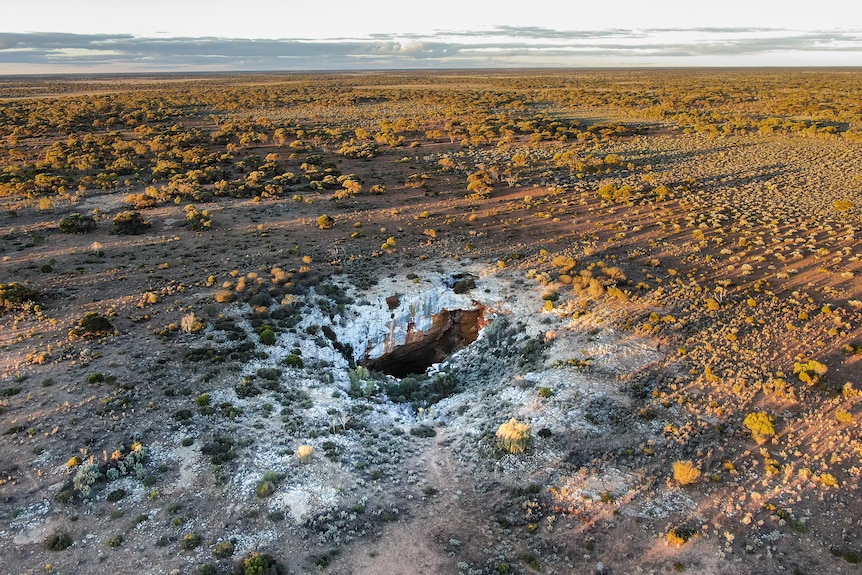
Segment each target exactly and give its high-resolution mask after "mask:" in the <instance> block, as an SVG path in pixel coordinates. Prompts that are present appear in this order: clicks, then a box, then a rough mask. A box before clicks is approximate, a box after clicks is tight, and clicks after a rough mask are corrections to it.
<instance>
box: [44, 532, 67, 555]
mask: <svg viewBox="0 0 862 575" xmlns="http://www.w3.org/2000/svg"><path fill="white" fill-rule="evenodd" d="M71 546H72V537H71V536H70V535H69V534H68V533H65V532H62V531H59V532H57V533H54V534H53V535H51V536H50V537H48V539H46V540H45V548H46V549H48V550H49V551H63V550H64V549H68V548H69V547H71Z"/></svg>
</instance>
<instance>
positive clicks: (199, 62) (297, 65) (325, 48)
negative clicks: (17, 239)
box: [0, 26, 862, 72]
mask: <svg viewBox="0 0 862 575" xmlns="http://www.w3.org/2000/svg"><path fill="white" fill-rule="evenodd" d="M674 32H689V33H693V34H694V38H693V39H686V40H685V41H674V42H672V41H670V40H669V39H668V37H667V35H668V34H669V33H674ZM839 44H840V45H839ZM798 52H809V53H822V54H828V53H830V52H862V31H858V30H856V31H852V30H851V31H815V32H799V31H782V30H771V29H759V28H700V29H692V30H678V29H651V30H620V29H611V30H598V31H566V30H551V29H546V28H537V27H513V26H502V27H497V28H494V29H492V30H490V31H489V30H484V31H477V32H469V31H440V32H438V33H437V34H434V35H428V36H418V35H415V34H414V35H384V34H377V35H374V36H372V37H369V38H361V39H357V38H345V39H338V40H299V39H280V40H268V39H267V40H254V39H232V38H216V37H209V38H141V37H135V36H131V35H127V34H113V35H112V34H98V35H79V34H62V33H27V34H21V33H0V65H4V64H5V65H17V66H18V67H17V68H16V69H21V70H26V71H30V70H32V71H33V72H38V71H39V68H40V66H49V65H50V66H53V67H55V68H56V67H57V66H65V67H67V68H68V69H69V70H70V71H86V70H87V69H97V68H99V67H101V66H108V65H111V66H114V67H115V68H116V67H118V66H119V67H124V68H128V71H146V70H156V69H159V70H169V69H177V70H188V69H195V68H199V69H204V70H277V69H306V70H308V69H359V68H398V67H401V68H409V67H417V68H431V67H435V66H436V67H475V66H483V65H487V64H488V62H494V64H495V65H515V66H517V65H536V66H541V65H545V64H546V63H553V64H554V65H571V66H576V65H578V63H579V61H583V60H584V59H590V62H594V61H595V59H597V58H598V59H602V61H607V62H608V63H609V65H621V64H623V65H624V64H625V63H626V62H627V61H632V59H635V58H643V57H649V58H653V59H654V61H655V62H656V63H657V65H660V64H661V59H662V58H668V59H671V58H673V59H680V58H683V59H684V58H696V57H702V56H718V57H737V56H756V55H760V54H769V53H798ZM7 68H8V66H7Z"/></svg>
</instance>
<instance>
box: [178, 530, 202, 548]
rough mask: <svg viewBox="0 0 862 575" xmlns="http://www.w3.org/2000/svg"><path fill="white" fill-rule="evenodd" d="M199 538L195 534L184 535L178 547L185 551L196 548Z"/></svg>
mask: <svg viewBox="0 0 862 575" xmlns="http://www.w3.org/2000/svg"><path fill="white" fill-rule="evenodd" d="M201 540H202V539H201V536H200V535H198V534H197V533H186V534H185V535H183V538H182V540H181V541H180V547H182V548H183V549H185V550H186V551H188V550H190V549H194V548H196V547H197V546H198V545H200V544H201Z"/></svg>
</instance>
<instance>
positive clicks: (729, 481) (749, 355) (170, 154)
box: [0, 69, 862, 574]
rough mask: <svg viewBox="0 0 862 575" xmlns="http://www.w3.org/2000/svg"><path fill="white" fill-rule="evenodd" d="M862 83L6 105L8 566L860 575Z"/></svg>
mask: <svg viewBox="0 0 862 575" xmlns="http://www.w3.org/2000/svg"><path fill="white" fill-rule="evenodd" d="M860 86H862V83H860V79H859V77H858V75H856V74H854V73H853V72H852V71H848V70H790V69H787V70H783V69H782V70H780V71H773V70H755V69H746V70H742V69H740V70H721V71H712V70H677V69H674V70H646V69H644V70H614V71H610V72H609V71H607V70H602V71H599V70H559V71H546V72H542V71H499V72H495V73H487V72H484V71H483V72H481V73H479V72H476V73H474V72H470V71H461V72H451V71H450V72H447V73H444V74H437V73H429V72H417V71H401V72H398V73H392V74H389V73H374V74H370V73H369V74H328V75H327V74H305V73H297V74H276V73H272V74H250V75H236V76H227V75H225V76H219V75H203V76H195V77H188V78H185V77H181V76H170V77H167V76H165V77H158V78H157V77H134V78H125V77H124V78H119V77H118V78H109V79H106V78H101V77H76V78H71V77H57V78H51V79H50V80H46V79H43V78H35V77H34V78H27V79H26V80H25V79H22V78H13V77H9V78H4V79H2V81H0V200H2V202H3V203H4V208H3V211H0V227H2V228H3V229H2V233H0V236H2V238H3V244H2V251H3V258H2V261H0V279H2V281H3V282H4V283H3V285H0V350H2V353H0V357H2V361H0V364H2V368H3V369H2V370H0V376H2V380H3V381H2V382H0V414H2V417H3V418H4V421H6V423H5V425H4V428H3V433H4V435H3V437H4V439H5V440H6V442H5V444H4V460H3V461H4V462H5V463H4V466H3V468H2V475H1V476H0V486H2V489H3V490H4V497H5V501H7V503H9V505H8V506H7V507H8V509H7V510H6V511H7V512H6V513H5V516H4V527H3V533H4V534H5V535H2V537H5V539H4V542H3V550H4V562H5V563H4V565H6V566H7V568H8V569H10V570H11V571H14V572H26V571H28V570H29V571H33V570H34V569H38V570H42V569H43V567H44V569H45V571H46V572H48V571H58V570H59V571H61V570H63V569H66V568H67V567H68V565H67V563H68V561H72V562H73V563H76V562H77V563H80V565H79V567H80V568H81V569H84V570H85V571H86V570H87V569H88V567H87V565H90V562H89V559H87V560H86V561H85V562H84V563H81V561H82V560H81V557H94V558H95V557H98V559H99V560H100V562H99V567H104V566H106V565H109V566H110V569H112V570H114V571H117V572H125V571H134V570H135V569H139V566H140V565H151V566H152V569H154V570H161V571H165V572H168V571H170V570H172V569H179V570H180V571H183V570H185V571H187V572H200V573H204V572H206V573H213V572H218V573H225V572H229V571H231V570H233V571H235V572H236V573H246V572H249V573H272V572H279V571H285V572H287V571H289V572H291V573H300V572H302V573H305V572H309V571H315V570H323V571H326V570H330V571H332V572H342V571H350V570H351V569H354V570H355V569H356V568H357V567H356V565H361V568H365V569H368V570H374V569H375V568H378V567H379V566H380V565H386V568H391V569H401V570H402V571H409V570H410V569H414V570H415V568H416V566H415V565H409V566H404V565H402V564H400V563H399V561H403V560H404V557H407V556H409V554H398V553H397V552H396V553H395V554H394V555H393V551H392V547H394V546H393V545H390V544H389V543H387V540H386V538H383V539H380V540H379V542H380V545H377V544H375V545H373V546H371V547H369V546H368V545H367V544H368V542H369V541H372V540H374V541H378V535H379V533H380V529H381V528H385V524H386V523H389V522H393V521H397V522H398V530H397V531H398V533H399V536H403V537H404V538H408V537H409V538H410V540H411V541H416V542H417V545H421V546H422V547H421V549H422V552H423V553H425V552H427V553H429V554H430V556H429V557H428V565H435V566H437V568H438V569H442V570H444V571H447V572H448V571H453V572H454V571H455V570H457V571H458V572H462V573H465V574H466V573H478V572H480V571H481V572H483V573H493V572H498V573H504V572H505V573H509V572H513V573H514V572H520V571H523V572H528V571H529V572H536V571H538V570H542V571H547V572H551V571H556V572H584V573H587V572H594V571H595V572H599V571H601V572H608V571H609V570H613V571H614V572H617V571H619V572H634V571H636V570H638V568H640V569H641V570H643V571H645V572H646V571H655V572H660V571H668V570H674V571H682V570H688V571H694V570H697V569H698V568H700V563H701V561H700V560H699V559H698V558H697V557H695V555H698V556H700V555H702V556H703V557H709V558H710V559H709V567H710V568H714V569H715V570H718V571H721V570H724V571H728V570H729V571H733V570H734V569H735V568H736V567H738V565H737V563H739V562H738V561H737V560H738V559H739V558H743V557H744V558H745V561H747V562H748V563H745V564H749V563H750V564H751V565H757V566H758V567H757V568H758V569H760V570H761V571H763V572H765V573H773V572H777V571H779V570H780V571H788V572H790V571H793V570H794V569H797V568H798V569H799V570H800V571H801V570H802V569H805V570H806V572H821V571H823V572H826V571H829V570H835V566H836V565H843V564H844V562H845V561H848V562H851V563H853V562H856V561H858V555H857V553H858V549H855V547H853V542H854V541H856V540H859V539H860V537H862V533H860V530H859V525H857V523H858V522H857V523H854V521H855V518H856V517H857V516H858V515H859V514H860V513H859V512H860V509H862V503H860V498H859V495H858V493H857V490H856V489H855V488H854V486H855V484H856V483H857V479H858V475H859V470H858V468H859V466H860V453H862V445H860V438H859V437H858V429H857V427H858V422H859V420H860V397H862V396H860V394H859V391H858V388H859V385H860V382H859V381H858V373H859V369H858V368H859V358H860V353H862V352H860V350H862V343H860V342H862V283H860V277H862V259H860V258H862V256H860V253H862V244H860V219H859V218H860V215H862V211H860V210H862V199H860V197H859V189H858V184H859V182H862V174H860V173H859V166H860V165H862V148H860V145H862V131H860V129H859V127H858V126H859V125H860V112H859V107H858V105H857V103H858V100H859V97H858V96H859V92H860ZM812 182H815V183H816V190H815V189H812V187H811V186H812ZM322 212H328V213H327V214H324V215H321V213H322ZM106 222H107V225H106ZM112 231H113V232H115V233H111V232H112ZM141 234H143V235H141ZM441 309H445V310H447V313H446V314H444V313H441ZM468 314H473V315H472V316H471V317H470V318H468V317H467V316H468ZM474 338H476V339H475V341H473V339H474ZM470 341H473V343H470V345H468V346H467V347H466V348H463V347H462V344H464V343H467V342H470ZM453 342H455V343H453ZM402 343H403V344H405V345H403V346H402ZM450 344H451V345H450ZM432 348H433V349H432ZM454 349H460V351H458V352H457V353H455V354H454V355H451V353H452V350H454ZM380 354H383V355H380ZM378 360H379V361H378ZM429 365H430V366H431V367H430V369H429V370H428V371H426V367H427V366H429ZM381 372H385V373H390V372H391V373H393V374H395V375H396V376H388V375H385V373H381ZM507 418H512V419H511V420H510V421H508V422H504V421H505V419H507ZM501 422H504V423H503V424H502V425H500V424H501ZM144 434H145V435H146V436H147V441H148V449H147V450H145V449H143V446H142V444H141V443H140V437H141V436H142V435H144ZM749 437H751V438H753V439H754V440H755V442H756V443H757V445H754V442H752V441H751V440H750V439H747V438H749ZM150 440H152V442H153V443H152V447H151V445H150V443H149V441H150ZM311 446H314V447H313V448H312V447H311ZM297 447H299V449H297ZM150 449H153V450H156V451H153V452H152V453H151V454H150V455H147V453H146V452H147V451H148V450H150ZM301 450H303V453H305V455H303V454H302V453H300V451H301ZM306 452H307V453H306ZM312 454H313V455H312ZM309 458H310V460H309ZM304 463H309V464H307V465H306V464H304ZM201 466H203V467H201ZM273 469H274V470H275V471H273ZM682 486H684V488H682V489H681V488H680V487H682ZM192 495H193V496H192ZM444 511H445V512H444ZM453 525H457V526H459V527H458V528H459V529H461V530H462V531H463V529H467V531H469V533H471V534H474V535H475V534H480V535H481V537H479V538H478V539H477V538H476V537H474V536H472V535H471V536H470V537H469V538H465V536H464V534H462V533H460V532H457V533H456V532H454V531H453V527H452V526H453ZM611 526H613V527H612V528H611ZM673 526H680V527H676V528H673V529H672V527H673ZM54 530H57V531H54ZM37 531H38V533H42V534H41V535H39V534H38V533H37ZM455 531H458V530H457V529H455ZM698 531H700V532H701V533H702V537H700V538H699V540H698V541H697V543H696V546H695V547H692V548H691V549H688V550H686V549H685V548H683V549H679V550H668V553H670V555H668V554H667V553H654V552H652V551H655V550H656V549H657V547H656V544H657V543H658V544H659V546H661V545H664V544H665V543H667V544H670V545H685V544H686V541H691V538H692V537H695V536H697V534H698V533H697V532H698ZM52 532H53V533H55V535H52V536H50V537H49V538H48V539H46V540H39V539H38V538H44V537H46V536H47V535H48V534H49V533H52ZM240 533H241V535H240ZM465 533H466V532H465ZM620 533H625V535H626V538H625V545H624V546H620V545H619V541H618V539H619V534H620ZM255 534H265V537H263V536H262V538H260V539H259V540H258V538H257V537H256V536H255ZM429 534H433V536H434V537H433V539H434V541H433V542H432V543H431V544H429V545H425V543H427V541H425V540H424V539H423V538H426V537H428V536H429ZM79 535H80V536H79ZM2 537H0V538H2ZM34 537H36V538H37V539H36V540H35V543H36V544H37V545H35V546H34V545H32V544H31V543H33V542H34V539H33V538H34ZM66 537H68V539H67V538H66ZM233 537H236V539H232V538H233ZM485 538H486V539H487V542H489V543H488V544H487V545H485V544H484V543H482V541H485ZM55 540H56V541H55ZM462 540H463V543H462ZM21 541H29V542H30V543H19V542H21ZM52 541H55V542H53V543H52ZM266 541H277V542H278V548H277V549H275V548H271V549H269V551H268V552H269V553H271V555H267V554H266V553H264V551H263V549H265V547H262V546H264V545H268V543H266ZM447 541H448V542H449V544H448V545H447V544H446V542H447ZM43 542H44V546H43V545H42V543H43ZM440 543H442V544H440ZM106 544H107V545H109V546H111V547H121V549H114V550H111V549H108V548H106ZM154 544H155V546H156V547H158V548H160V549H161V551H159V553H154V552H153V545H154ZM64 546H65V547H64ZM205 546H206V549H204V547H205ZM686 546H687V547H689V546H690V544H689V545H686ZM830 546H832V548H831V549H830ZM61 547H62V548H64V549H67V550H66V551H64V552H62V553H56V554H53V553H51V552H50V551H49V550H53V549H57V550H60V548H61ZM623 547H624V548H625V549H624V551H625V553H623V552H622V551H623ZM803 548H804V549H805V557H804V558H803V557H801V556H800V551H799V549H803ZM254 549H259V550H260V551H259V552H258V553H256V554H255V553H248V552H249V551H250V550H254ZM297 549H300V550H301V549H307V551H306V552H296V553H295V552H293V551H295V550H297ZM371 549H373V551H370V552H369V553H367V554H365V555H363V557H362V562H360V563H357V562H356V561H355V559H356V557H357V553H365V551H367V550H371ZM171 550H173V551H171ZM371 553H379V555H377V556H371ZM210 554H211V555H210ZM402 555H403V556H404V557H402ZM671 555H673V557H671ZM833 555H834V557H833ZM180 559H181V560H182V562H179V560H180ZM61 560H62V563H61ZM208 560H209V561H212V562H211V563H210V562H207V561H208ZM677 560H678V561H677ZM93 561H96V559H93ZM836 561H838V563H837V564H836V563H835V562H836ZM279 563H281V564H283V567H280V566H279ZM54 564H56V565H54ZM456 564H457V565H456ZM741 564H742V563H739V565H741ZM81 565H83V567H81ZM94 565H95V563H93V564H92V565H91V567H93V566H94ZM735 566H736V567H735ZM49 567H50V569H49ZM93 568H95V567H93ZM737 570H738V569H737Z"/></svg>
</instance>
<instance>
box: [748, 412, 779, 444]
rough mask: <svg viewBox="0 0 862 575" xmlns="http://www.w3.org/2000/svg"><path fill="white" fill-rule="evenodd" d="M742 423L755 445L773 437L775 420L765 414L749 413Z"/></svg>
mask: <svg viewBox="0 0 862 575" xmlns="http://www.w3.org/2000/svg"><path fill="white" fill-rule="evenodd" d="M744 423H745V427H747V428H748V429H749V430H750V431H751V435H752V437H754V440H755V441H757V443H763V442H765V441H766V439H767V438H768V437H769V436H770V435H775V418H774V417H772V416H771V415H769V414H768V413H766V412H763V411H754V412H751V413H749V414H748V415H746V416H745V422H744Z"/></svg>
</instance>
